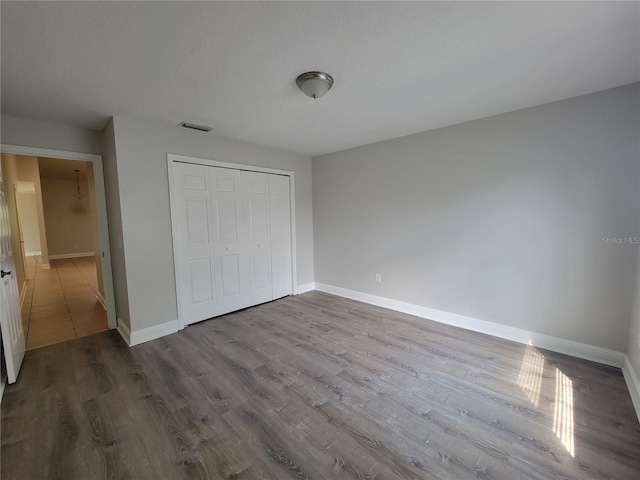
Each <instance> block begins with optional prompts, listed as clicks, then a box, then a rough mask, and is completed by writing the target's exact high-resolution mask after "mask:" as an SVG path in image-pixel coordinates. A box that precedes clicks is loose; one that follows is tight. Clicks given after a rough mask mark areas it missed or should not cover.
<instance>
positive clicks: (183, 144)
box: [113, 116, 314, 331]
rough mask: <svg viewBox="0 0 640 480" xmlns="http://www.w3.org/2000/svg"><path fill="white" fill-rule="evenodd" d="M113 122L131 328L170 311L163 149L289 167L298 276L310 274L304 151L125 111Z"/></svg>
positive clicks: (173, 310)
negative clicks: (127, 114) (142, 118)
mask: <svg viewBox="0 0 640 480" xmlns="http://www.w3.org/2000/svg"><path fill="white" fill-rule="evenodd" d="M113 122H114V127H115V129H114V131H115V150H116V152H115V153H116V158H117V178H118V187H119V192H120V195H119V200H120V210H121V214H122V236H123V237H122V238H123V243H124V259H125V263H126V272H127V289H128V299H129V314H130V317H131V320H130V322H131V323H130V326H131V330H132V331H136V330H140V329H142V328H147V327H151V326H154V325H158V324H162V323H165V322H168V321H172V320H176V319H177V305H176V290H175V276H174V265H173V245H172V240H171V218H170V207H169V183H168V174H167V153H174V154H179V155H188V156H194V157H201V158H209V159H214V160H219V161H224V162H232V163H240V164H246V165H255V166H262V167H269V168H277V169H283V170H291V171H293V172H294V175H295V187H296V188H295V209H296V248H297V265H296V269H297V276H298V284H299V285H300V284H305V283H308V282H313V280H314V271H313V218H312V205H311V199H312V197H311V158H310V157H307V156H303V155H297V154H292V153H287V152H284V151H280V150H276V149H272V148H267V147H262V146H258V145H252V144H248V143H244V142H240V141H235V140H231V139H226V138H221V137H218V136H216V134H215V133H210V134H205V133H201V132H193V131H189V130H185V129H181V128H178V127H166V126H159V125H154V124H150V123H146V122H144V121H139V120H138V119H135V118H130V117H124V116H117V117H115V118H114V119H113Z"/></svg>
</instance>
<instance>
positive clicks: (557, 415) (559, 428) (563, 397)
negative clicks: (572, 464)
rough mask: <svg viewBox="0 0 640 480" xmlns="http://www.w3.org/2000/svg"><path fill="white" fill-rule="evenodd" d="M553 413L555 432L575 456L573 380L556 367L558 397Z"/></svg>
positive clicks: (568, 450)
mask: <svg viewBox="0 0 640 480" xmlns="http://www.w3.org/2000/svg"><path fill="white" fill-rule="evenodd" d="M555 400H556V401H555V410H554V413H553V433H555V434H556V436H557V437H558V438H559V439H560V441H561V442H562V445H564V448H566V449H567V452H569V454H570V455H571V456H572V457H574V456H575V446H574V438H573V382H572V381H571V379H570V378H569V377H567V376H566V375H565V374H564V373H562V372H561V371H560V370H558V369H557V368H556V399H555Z"/></svg>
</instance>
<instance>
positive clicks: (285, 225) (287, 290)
mask: <svg viewBox="0 0 640 480" xmlns="http://www.w3.org/2000/svg"><path fill="white" fill-rule="evenodd" d="M289 196H290V195H289V177H286V176H284V175H269V216H270V220H271V272H272V273H271V275H272V285H273V298H280V297H284V296H286V295H291V294H292V293H293V281H292V269H291V203H290V200H289Z"/></svg>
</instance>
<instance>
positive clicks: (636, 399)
mask: <svg viewBox="0 0 640 480" xmlns="http://www.w3.org/2000/svg"><path fill="white" fill-rule="evenodd" d="M622 374H623V375H624V379H625V380H626V382H627V387H628V388H629V393H630V394H631V401H632V402H633V407H634V408H635V409H636V415H637V416H638V420H640V381H639V380H638V375H637V372H636V371H635V370H634V369H633V365H631V362H630V361H629V357H628V356H627V355H625V356H624V365H622Z"/></svg>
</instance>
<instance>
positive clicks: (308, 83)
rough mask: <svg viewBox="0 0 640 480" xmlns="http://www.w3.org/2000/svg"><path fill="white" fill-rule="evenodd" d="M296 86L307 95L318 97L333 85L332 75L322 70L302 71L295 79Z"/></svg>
mask: <svg viewBox="0 0 640 480" xmlns="http://www.w3.org/2000/svg"><path fill="white" fill-rule="evenodd" d="M296 84H297V85H298V88H299V89H300V90H302V93H304V94H305V95H306V96H307V97H311V98H314V99H315V98H320V97H321V96H323V95H324V94H325V93H327V92H328V91H329V89H330V88H331V87H332V86H333V77H332V76H331V75H329V74H328V73H324V72H307V73H303V74H302V75H300V76H299V77H298V78H297V79H296Z"/></svg>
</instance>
